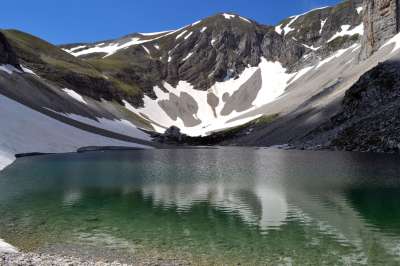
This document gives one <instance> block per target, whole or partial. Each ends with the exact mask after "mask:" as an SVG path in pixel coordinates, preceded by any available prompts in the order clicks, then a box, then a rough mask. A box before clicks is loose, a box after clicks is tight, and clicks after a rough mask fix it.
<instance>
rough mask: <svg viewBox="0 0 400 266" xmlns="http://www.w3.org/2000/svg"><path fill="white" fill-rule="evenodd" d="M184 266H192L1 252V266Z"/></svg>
mask: <svg viewBox="0 0 400 266" xmlns="http://www.w3.org/2000/svg"><path fill="white" fill-rule="evenodd" d="M133 265H135V266H136V265H138V266H150V265H158V266H182V265H190V263H188V262H183V261H180V260H173V259H171V260H168V259H160V258H150V257H148V258H140V259H134V263H122V262H119V261H117V260H115V261H108V260H96V259H82V258H78V257H74V256H66V255H52V254H47V253H33V252H27V253H24V252H12V253H2V252H1V251H0V266H133Z"/></svg>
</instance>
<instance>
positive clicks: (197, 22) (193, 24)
mask: <svg viewBox="0 0 400 266" xmlns="http://www.w3.org/2000/svg"><path fill="white" fill-rule="evenodd" d="M200 22H201V20H199V21H196V22H194V23H192V26H196V25H197V24H199V23H200Z"/></svg>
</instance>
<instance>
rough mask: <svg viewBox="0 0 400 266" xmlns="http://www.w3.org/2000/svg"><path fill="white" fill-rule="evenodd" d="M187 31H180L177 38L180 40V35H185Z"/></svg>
mask: <svg viewBox="0 0 400 266" xmlns="http://www.w3.org/2000/svg"><path fill="white" fill-rule="evenodd" d="M186 32H187V30H184V31H182V32H181V33H179V34H178V35H177V36H176V38H175V39H176V40H178V39H179V38H180V37H182V36H183V35H185V34H186Z"/></svg>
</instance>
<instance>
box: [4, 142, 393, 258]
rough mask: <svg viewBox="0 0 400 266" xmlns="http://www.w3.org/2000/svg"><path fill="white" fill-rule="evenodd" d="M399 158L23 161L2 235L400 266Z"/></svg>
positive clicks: (324, 155)
mask: <svg viewBox="0 0 400 266" xmlns="http://www.w3.org/2000/svg"><path fill="white" fill-rule="evenodd" d="M399 199H400V157H398V156H394V155H371V154H357V153H336V152H300V151H282V150H267V149H240V148H224V149H184V150H144V151H109V152H93V153H84V154H64V155H51V156H41V157H30V158H21V159H18V160H17V161H16V162H15V163H14V164H13V165H12V166H10V167H9V168H7V169H5V170H4V171H3V172H1V173H0V237H1V238H3V239H4V240H6V241H7V242H9V243H11V244H13V245H16V246H17V247H19V248H21V249H22V250H25V251H39V252H41V251H46V252H50V253H51V252H57V253H58V252H63V253H66V254H73V255H78V256H82V257H86V256H87V257H105V258H109V259H116V258H118V259H121V260H123V261H126V262H135V260H137V259H138V258H146V257H147V258H148V257H151V258H160V259H178V260H180V259H181V260H184V261H189V262H192V263H194V264H199V265H212V264H222V263H226V264H229V265H232V264H238V263H240V264H241V265H321V264H325V265H357V264H360V265H365V264H370V265H399V264H400V204H399Z"/></svg>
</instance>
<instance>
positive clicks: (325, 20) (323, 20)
mask: <svg viewBox="0 0 400 266" xmlns="http://www.w3.org/2000/svg"><path fill="white" fill-rule="evenodd" d="M327 21H328V18H326V19H321V29H320V30H319V35H321V34H322V30H323V29H324V26H325V24H326V22H327Z"/></svg>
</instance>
